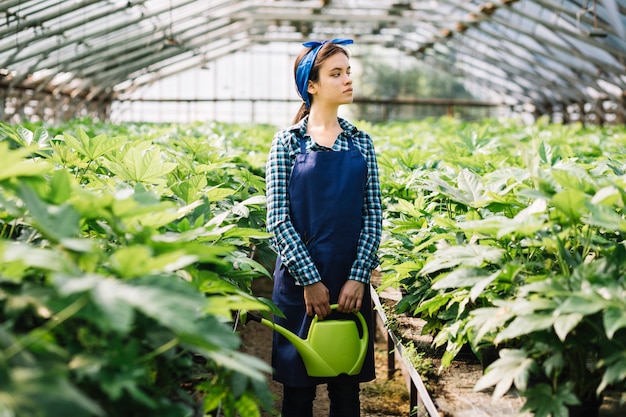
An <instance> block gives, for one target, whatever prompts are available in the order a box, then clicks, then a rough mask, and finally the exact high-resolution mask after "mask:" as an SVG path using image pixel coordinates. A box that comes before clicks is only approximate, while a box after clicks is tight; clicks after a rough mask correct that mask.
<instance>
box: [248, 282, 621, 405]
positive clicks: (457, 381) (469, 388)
mask: <svg viewBox="0 0 626 417" xmlns="http://www.w3.org/2000/svg"><path fill="white" fill-rule="evenodd" d="M271 285H272V282H271V280H258V282H255V286H254V287H253V289H254V291H255V293H256V294H257V295H259V296H264V297H270V296H271ZM397 297H398V295H397V294H392V293H391V294H390V293H383V294H380V298H381V302H384V303H386V304H389V305H393V304H394V303H395V302H396V301H397ZM395 319H396V320H397V325H398V330H397V332H401V336H402V337H403V339H407V338H408V339H412V340H414V345H415V347H416V349H417V351H421V352H423V353H424V355H425V356H424V357H425V359H424V361H423V362H424V363H423V366H424V369H422V368H421V367H420V369H419V372H420V375H421V376H422V380H423V381H424V382H425V384H426V386H427V389H428V391H429V394H430V397H431V398H432V400H433V402H434V404H435V406H436V408H437V410H438V412H439V416H440V417H529V415H528V414H525V415H522V414H519V410H520V408H521V407H522V405H523V399H522V398H520V397H519V396H518V395H516V393H515V392H514V391H511V392H510V393H508V394H507V395H505V396H504V397H502V398H501V399H498V400H493V399H492V398H491V392H489V391H485V392H474V390H473V387H474V385H475V384H476V382H477V381H478V379H479V378H480V377H481V376H482V366H481V364H480V363H479V361H478V360H477V359H476V357H475V356H473V355H471V354H469V355H459V357H457V360H455V361H453V363H452V365H451V366H450V367H448V368H445V369H443V370H441V371H439V360H438V357H437V354H436V352H433V350H432V348H431V347H430V342H431V340H430V339H429V338H428V337H425V336H422V335H421V322H420V320H418V319H416V318H412V317H406V316H403V315H399V316H397V317H395ZM239 334H240V336H241V339H242V351H244V352H246V353H248V354H250V355H252V356H255V357H257V358H260V359H262V360H264V361H266V362H267V363H269V361H270V357H271V337H272V330H271V329H270V328H268V327H266V326H263V325H261V324H259V323H249V324H247V325H245V326H240V328H239ZM375 352H376V375H377V378H376V379H375V380H374V381H372V382H368V383H364V384H361V416H362V417H395V416H409V415H410V411H411V410H410V396H409V391H408V386H407V384H406V382H405V376H403V374H402V372H401V371H396V372H395V373H394V374H393V375H392V377H391V379H389V378H388V372H387V339H386V335H385V334H384V332H382V331H380V329H377V333H376V345H375ZM396 363H398V361H397V360H396ZM428 368H430V369H428ZM268 381H269V385H270V390H271V392H272V394H273V395H274V398H275V409H274V410H269V411H263V413H262V417H276V416H279V415H280V400H281V391H282V386H281V385H280V384H278V383H276V382H274V381H273V380H272V378H271V375H268ZM328 409H329V402H328V396H327V394H326V389H325V386H324V385H320V386H319V387H318V391H317V398H316V400H315V404H314V414H313V415H314V417H325V416H328ZM412 416H415V417H428V413H427V412H426V410H423V409H422V408H421V407H418V410H417V414H412ZM623 416H626V405H624V404H620V401H619V396H618V395H617V394H615V395H609V396H607V397H606V398H605V400H604V402H603V404H602V408H601V409H600V416H599V417H623Z"/></svg>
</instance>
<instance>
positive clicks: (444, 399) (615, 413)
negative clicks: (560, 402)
mask: <svg viewBox="0 0 626 417" xmlns="http://www.w3.org/2000/svg"><path fill="white" fill-rule="evenodd" d="M379 297H380V300H381V303H382V304H384V306H385V307H384V308H385V310H386V314H387V316H388V319H389V321H390V322H392V323H391V327H392V329H391V330H392V331H393V332H394V333H395V334H396V335H397V337H398V339H399V340H401V342H402V344H403V345H405V346H416V347H418V350H419V351H420V352H422V353H424V354H425V355H426V357H428V358H429V359H430V360H431V361H432V364H433V368H434V370H433V372H434V376H431V377H429V378H428V383H427V384H426V385H427V387H428V390H429V393H430V396H431V398H432V400H433V401H434V403H435V405H436V407H437V411H438V412H439V415H440V416H441V417H476V416H485V417H506V416H511V417H513V416H515V417H530V416H532V414H530V413H520V410H521V408H522V407H523V405H524V398H522V397H521V396H519V394H518V393H517V391H516V390H515V389H511V390H509V391H508V392H507V393H506V394H505V395H504V396H502V397H500V398H497V399H494V398H493V397H492V394H493V389H487V390H484V391H476V390H475V386H476V383H477V382H478V381H479V380H480V378H481V377H482V376H483V365H482V364H481V362H480V360H479V359H478V358H477V356H476V355H475V354H474V353H473V352H471V350H469V349H463V350H462V351H461V352H460V353H459V354H458V355H457V356H456V357H455V359H454V360H453V361H452V363H451V364H450V365H449V366H447V367H444V368H441V367H440V366H441V357H442V355H443V349H442V348H435V347H433V345H432V342H433V337H432V336H428V335H423V334H422V333H421V330H422V328H423V326H424V324H425V321H424V320H422V319H419V318H416V317H410V316H408V315H407V314H405V313H401V314H398V313H393V311H394V308H395V306H396V305H397V303H398V301H399V299H400V298H401V297H402V295H401V294H400V292H399V291H393V290H390V289H385V290H384V291H382V292H381V293H380V294H379ZM430 375H433V374H430ZM585 412H586V411H585ZM420 415H421V414H420ZM423 415H424V416H427V415H428V414H423ZM577 415H581V414H574V412H570V417H574V416H577ZM583 415H585V417H591V414H583ZM624 415H626V405H624V404H620V393H618V392H608V393H607V395H606V396H605V397H604V400H603V402H602V404H601V406H600V409H599V413H598V417H622V416H624Z"/></svg>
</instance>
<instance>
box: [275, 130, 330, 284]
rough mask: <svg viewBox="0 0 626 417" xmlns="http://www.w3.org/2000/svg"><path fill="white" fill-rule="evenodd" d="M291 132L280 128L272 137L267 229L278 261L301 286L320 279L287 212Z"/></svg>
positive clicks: (291, 164) (291, 152) (291, 153)
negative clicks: (278, 256)
mask: <svg viewBox="0 0 626 417" xmlns="http://www.w3.org/2000/svg"><path fill="white" fill-rule="evenodd" d="M291 135H293V133H291V132H289V131H281V132H278V133H277V134H276V135H275V136H274V139H273V140H272V146H271V148H270V153H269V156H268V160H267V164H266V171H265V181H266V197H267V231H268V232H269V233H272V234H273V236H272V237H271V239H270V242H271V244H272V246H273V247H274V249H275V250H276V251H277V252H278V254H279V255H280V257H281V261H282V264H283V265H284V266H285V267H287V268H288V270H289V272H290V273H291V275H292V276H293V277H294V278H295V279H296V282H297V284H298V285H303V286H304V285H311V284H314V283H316V282H319V281H321V280H322V279H321V277H320V274H319V272H318V270H317V268H316V266H315V264H314V262H313V259H312V258H311V255H310V254H309V251H308V249H307V248H306V246H305V245H304V243H303V242H302V239H301V238H300V235H299V234H298V232H296V230H295V228H294V227H293V224H292V222H291V216H290V214H289V192H288V190H289V177H290V176H291V170H292V167H293V159H294V156H295V155H294V154H293V152H294V151H292V150H291V147H290V138H291Z"/></svg>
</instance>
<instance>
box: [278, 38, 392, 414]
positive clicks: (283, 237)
mask: <svg viewBox="0 0 626 417" xmlns="http://www.w3.org/2000/svg"><path fill="white" fill-rule="evenodd" d="M350 43H352V40H349V39H334V40H332V41H324V42H307V43H305V44H304V46H305V49H304V50H303V51H302V52H301V53H300V55H299V56H298V57H297V58H296V62H295V66H294V72H295V79H296V86H297V89H298V93H299V94H300V96H301V97H302V100H303V104H302V106H301V108H300V111H299V112H298V114H297V116H296V118H295V120H294V123H295V124H294V125H293V126H291V127H289V128H287V129H284V130H281V131H279V132H277V133H276V135H275V136H274V139H273V141H272V147H271V151H270V155H269V158H268V161H267V171H266V182H267V211H268V213H267V217H268V219H267V229H268V231H269V232H271V233H273V238H272V245H273V246H274V248H275V249H276V251H277V252H278V259H277V262H276V268H275V272H274V291H273V295H272V297H273V301H274V303H275V304H276V306H277V307H278V308H279V309H280V310H281V311H282V312H283V313H284V314H285V318H284V319H283V318H280V317H276V318H275V320H276V322H277V323H278V324H280V325H282V326H284V327H286V328H288V329H289V330H291V331H292V332H294V333H297V334H299V335H300V336H301V337H306V334H307V333H308V325H309V324H310V321H311V320H310V318H311V316H313V315H315V314H317V315H318V317H319V318H320V319H323V318H325V317H328V316H329V315H330V314H331V307H330V306H331V304H334V303H336V304H338V308H337V311H338V312H339V313H336V312H333V313H332V314H340V313H344V314H345V313H350V312H356V311H360V312H361V313H362V314H363V315H364V316H365V317H366V320H367V322H368V326H369V328H370V331H369V335H370V338H369V348H368V353H367V356H366V359H365V363H364V365H363V368H362V370H361V372H360V373H359V374H358V375H354V376H347V375H340V376H337V377H331V378H319V377H315V378H314V377H310V376H308V375H307V373H306V369H305V367H304V364H303V362H302V360H301V358H300V356H299V355H298V353H297V352H296V351H295V348H294V347H293V346H292V345H291V343H289V342H288V341H287V340H286V339H285V338H284V337H282V336H281V335H279V334H277V333H276V332H275V333H274V340H273V345H272V348H273V351H272V365H273V367H274V379H275V380H277V381H278V382H280V383H282V384H283V403H282V416H283V417H292V416H294V417H306V416H312V404H313V400H314V399H315V391H316V385H318V384H320V383H327V384H328V395H329V398H330V416H331V417H358V416H359V415H360V402H359V383H360V382H365V381H370V380H372V379H374V378H375V372H374V351H373V334H374V331H373V330H374V327H373V325H372V322H373V314H372V306H371V299H370V294H369V279H370V274H371V272H372V270H373V269H374V268H375V267H376V266H378V257H377V255H376V252H377V250H378V245H379V243H380V236H381V223H382V220H381V219H382V208H381V198H380V185H379V181H378V168H377V163H376V156H375V154H374V146H373V144H372V140H371V138H370V137H369V135H368V134H367V133H364V132H361V131H359V130H357V128H356V127H354V126H353V125H351V124H350V123H349V122H348V121H346V120H344V119H341V118H339V117H338V116H337V114H338V109H339V106H340V105H342V104H348V103H351V102H352V99H353V97H352V94H353V89H352V80H351V78H350V63H349V58H348V53H347V52H346V50H345V49H343V48H342V47H341V46H340V45H347V44H350Z"/></svg>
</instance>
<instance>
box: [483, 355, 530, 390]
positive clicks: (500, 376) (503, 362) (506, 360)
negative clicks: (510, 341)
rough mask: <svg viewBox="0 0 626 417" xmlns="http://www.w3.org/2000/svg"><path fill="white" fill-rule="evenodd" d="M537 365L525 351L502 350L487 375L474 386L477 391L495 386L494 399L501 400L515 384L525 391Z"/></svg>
mask: <svg viewBox="0 0 626 417" xmlns="http://www.w3.org/2000/svg"><path fill="white" fill-rule="evenodd" d="M535 369H537V364H536V363H535V361H534V360H533V359H532V358H530V357H529V356H528V354H527V352H525V351H524V350H519V349H502V350H500V358H499V359H498V360H496V361H495V362H494V363H492V364H491V365H490V366H489V367H488V368H487V370H486V372H485V374H484V375H483V376H482V377H481V378H480V379H479V380H478V382H477V383H476V385H475V386H474V390H475V391H482V390H485V389H487V388H489V387H492V386H495V389H494V391H493V394H492V396H493V398H500V397H502V396H503V395H504V394H506V393H507V392H508V391H509V389H510V388H511V386H512V385H513V383H515V386H516V387H517V388H518V389H520V390H522V391H523V390H525V389H526V386H527V384H528V377H529V375H530V372H531V371H532V370H535Z"/></svg>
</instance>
